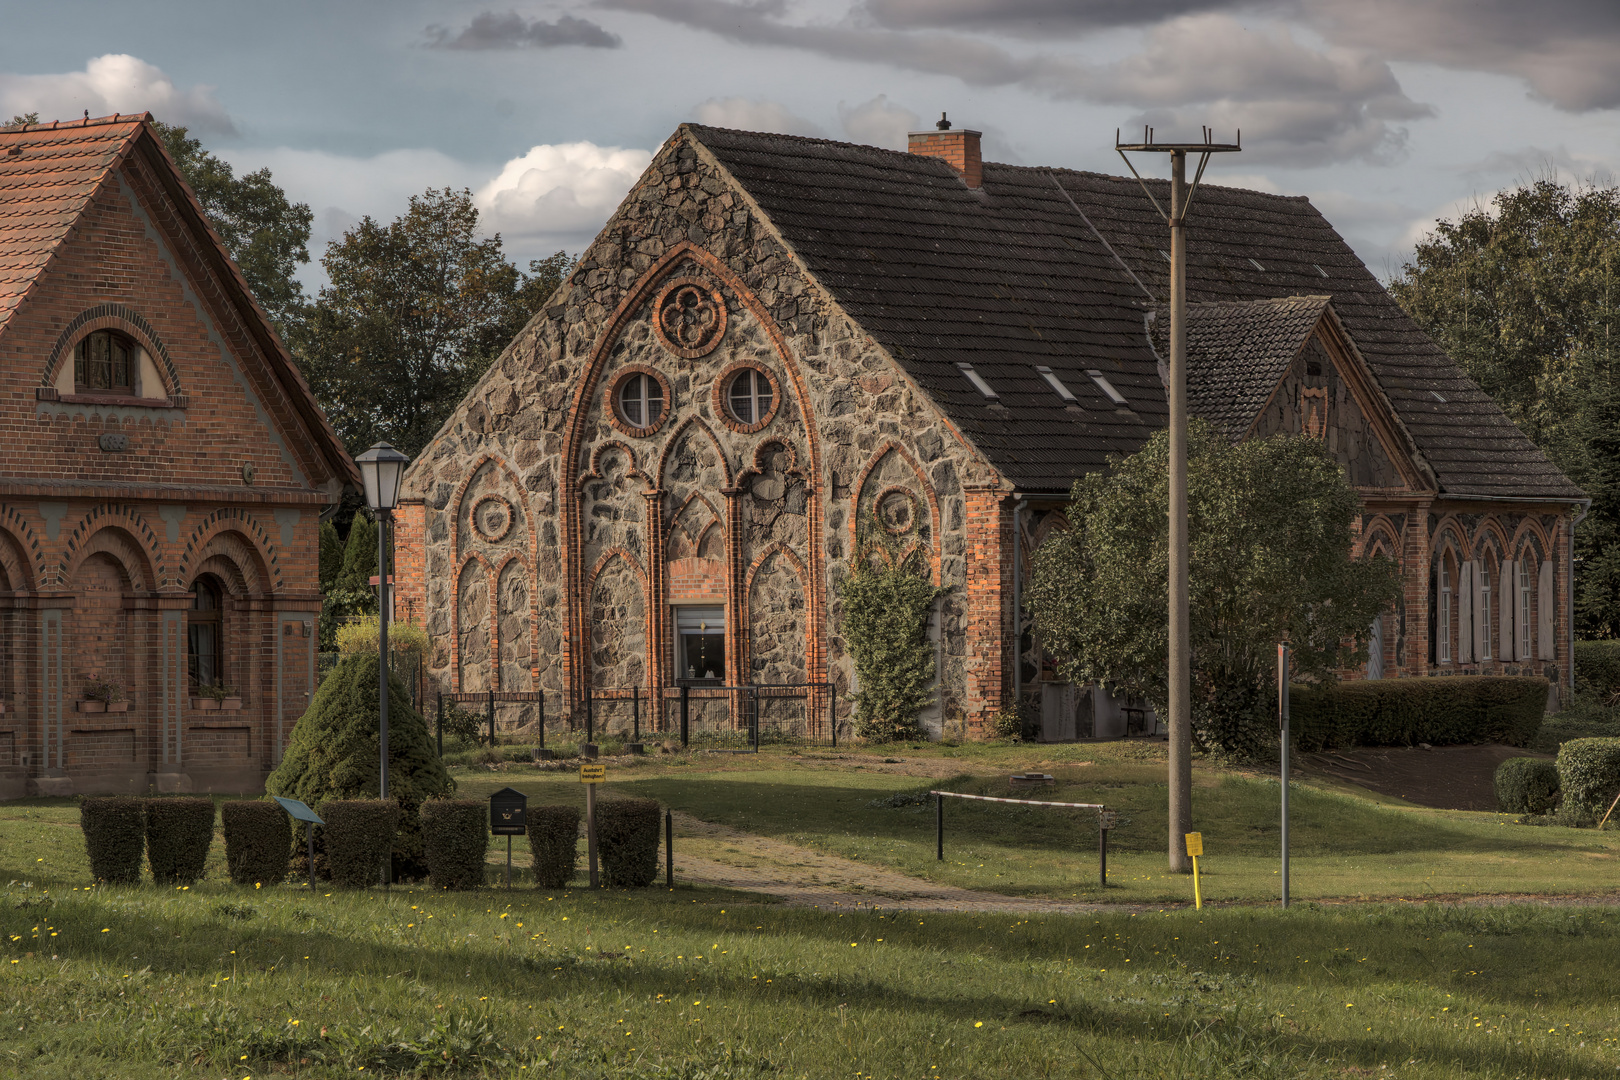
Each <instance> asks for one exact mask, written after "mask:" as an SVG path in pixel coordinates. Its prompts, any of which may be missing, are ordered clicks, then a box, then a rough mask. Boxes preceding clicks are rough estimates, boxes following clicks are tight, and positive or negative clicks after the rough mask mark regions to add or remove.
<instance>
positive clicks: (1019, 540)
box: [1012, 496, 1029, 731]
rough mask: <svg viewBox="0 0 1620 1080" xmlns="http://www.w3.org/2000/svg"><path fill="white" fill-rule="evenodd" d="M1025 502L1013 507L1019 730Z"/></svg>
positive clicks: (1020, 500)
mask: <svg viewBox="0 0 1620 1080" xmlns="http://www.w3.org/2000/svg"><path fill="white" fill-rule="evenodd" d="M1028 503H1029V500H1028V499H1026V498H1024V497H1023V496H1019V498H1018V501H1017V502H1016V503H1014V504H1013V520H1012V525H1013V567H1012V571H1013V574H1012V579H1013V580H1012V587H1013V714H1014V715H1015V716H1017V717H1018V727H1019V730H1020V731H1022V730H1023V726H1024V527H1023V517H1024V507H1025V506H1026V505H1028Z"/></svg>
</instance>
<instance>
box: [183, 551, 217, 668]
mask: <svg viewBox="0 0 1620 1080" xmlns="http://www.w3.org/2000/svg"><path fill="white" fill-rule="evenodd" d="M223 615H224V603H223V594H222V592H221V590H220V588H219V583H218V582H217V581H215V580H214V579H213V578H212V577H209V576H207V575H204V576H203V577H200V578H198V579H197V580H196V581H195V582H194V583H193V584H192V586H191V611H190V612H189V613H187V615H186V659H187V662H188V666H189V668H190V676H191V686H192V688H193V689H196V688H198V687H202V686H219V685H221V684H223V683H224V681H225V678H224V676H225V652H224V647H223V646H224V641H223V633H222V631H223V630H224V621H223V618H222V617H223Z"/></svg>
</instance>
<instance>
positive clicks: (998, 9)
mask: <svg viewBox="0 0 1620 1080" xmlns="http://www.w3.org/2000/svg"><path fill="white" fill-rule="evenodd" d="M6 21H7V31H8V32H7V33H6V34H5V35H4V37H3V38H0V119H3V118H4V117H5V116H10V115H12V114H14V113H21V112H27V111H38V112H39V113H40V114H41V115H42V117H43V118H45V119H47V120H49V119H53V118H63V119H67V118H76V117H79V116H81V115H83V113H84V111H85V110H87V109H88V110H89V112H90V114H91V115H92V116H97V115H102V114H105V113H108V112H112V111H114V110H117V111H122V112H133V111H137V110H142V109H149V110H151V111H152V112H153V113H154V114H156V115H157V116H158V118H159V119H163V120H167V121H169V122H171V123H184V124H188V125H190V126H191V127H192V129H193V131H194V132H195V133H196V134H198V135H199V136H201V137H202V138H203V140H204V142H205V143H206V144H207V145H208V146H209V147H210V148H211V149H213V150H214V151H215V152H216V153H218V154H219V155H220V156H222V157H224V158H226V159H227V160H229V161H231V162H232V163H233V164H234V165H236V166H237V167H238V168H239V169H253V168H258V167H260V166H269V167H270V169H271V170H272V171H273V172H274V174H275V177H276V179H277V180H278V181H279V182H280V183H281V184H282V186H283V187H285V188H286V189H287V191H288V193H289V194H290V195H291V196H292V197H293V198H295V199H297V200H301V201H304V202H307V203H309V205H310V207H311V208H312V209H313V210H314V212H315V230H314V231H315V235H314V238H313V240H312V243H311V248H312V254H313V255H314V256H315V257H316V258H317V259H318V258H319V256H320V254H321V252H322V251H323V250H324V245H325V242H326V241H327V240H329V239H332V238H333V237H335V236H337V235H339V234H341V232H342V231H343V229H345V228H346V227H348V226H349V225H351V224H352V223H353V222H354V221H356V220H357V219H358V218H359V217H360V216H361V215H363V214H371V215H373V216H376V217H379V218H384V219H388V218H392V217H394V216H395V215H397V214H398V213H400V212H401V210H402V209H403V208H404V205H405V201H406V199H407V198H408V196H409V195H411V194H412V193H415V192H419V191H422V190H423V189H425V188H427V187H430V186H439V187H442V186H445V185H453V186H455V187H458V188H459V187H467V188H470V189H471V190H472V191H473V192H474V193H475V195H476V197H477V199H478V202H479V205H480V207H481V208H482V210H483V212H484V220H485V221H486V223H487V224H488V225H489V227H490V228H491V230H497V229H498V230H499V231H500V232H501V234H502V236H503V237H504V239H505V241H506V243H507V246H508V250H509V251H510V253H511V254H512V255H513V256H514V257H515V258H517V259H519V260H523V261H526V260H527V259H529V258H534V257H539V256H542V255H545V254H548V253H549V252H551V251H555V250H557V249H558V248H566V249H568V250H570V251H578V250H579V249H580V248H581V247H582V246H583V244H584V243H585V242H587V241H588V240H589V238H590V237H591V236H592V235H594V233H595V232H596V230H597V229H598V228H599V226H600V225H601V223H602V222H603V221H604V220H605V219H606V217H607V216H608V214H610V213H611V212H612V210H613V207H614V206H615V205H616V204H617V202H618V200H619V199H620V198H621V197H622V195H623V194H624V192H625V191H626V190H627V189H628V187H629V185H630V183H631V182H632V181H633V179H634V178H635V176H636V175H637V174H638V173H639V172H640V171H641V169H642V168H643V167H644V166H645V165H646V163H647V161H648V159H649V158H650V156H651V154H652V153H653V151H654V150H656V148H657V147H658V146H659V144H660V143H661V142H662V141H663V140H664V139H665V138H667V137H668V136H669V134H670V133H671V132H672V131H673V130H674V129H675V127H676V125H677V124H679V123H681V122H682V121H685V120H700V121H703V122H705V123H711V124H719V125H725V126H732V127H743V128H749V129H754V130H771V131H782V132H789V133H794V134H810V135H826V136H830V137H832V138H837V139H847V140H851V141H856V142H862V143H870V144H874V145H879V146H886V147H891V148H895V149H901V148H903V147H904V146H905V132H906V131H907V130H908V129H911V128H916V127H919V126H926V125H927V124H930V123H931V122H932V121H933V120H935V119H937V117H938V116H939V114H940V112H941V111H947V112H948V113H949V114H950V117H951V119H952V120H953V121H955V122H956V123H957V125H958V126H969V127H974V128H978V129H980V130H982V131H983V132H984V133H985V156H986V157H987V158H992V159H995V160H1000V161H1008V162H1015V163H1020V164H1030V165H1059V166H1068V167H1073V168H1081V169H1098V170H1104V171H1108V172H1118V171H1120V170H1121V169H1122V166H1121V165H1120V163H1119V160H1118V158H1117V157H1116V156H1115V155H1114V153H1113V151H1112V145H1113V139H1114V131H1115V129H1116V128H1124V129H1125V130H1126V132H1127V133H1130V132H1131V131H1133V130H1135V131H1139V130H1140V126H1141V125H1142V124H1144V123H1152V124H1155V125H1156V126H1157V128H1158V131H1159V132H1160V135H1161V137H1172V136H1182V137H1193V136H1196V134H1197V132H1198V126H1199V125H1200V124H1211V125H1213V126H1214V128H1215V129H1216V133H1217V135H1218V136H1221V137H1229V136H1230V135H1231V134H1232V133H1233V131H1234V130H1235V129H1237V128H1242V131H1243V145H1244V152H1243V153H1242V154H1241V155H1236V156H1228V157H1225V158H1222V159H1217V161H1216V162H1214V163H1213V164H1212V165H1211V167H1210V172H1209V174H1208V179H1210V180H1212V181H1214V182H1219V183H1231V184H1238V185H1242V186H1248V187H1256V188H1262V189H1265V190H1268V191H1281V192H1288V193H1293V194H1305V195H1309V196H1310V197H1311V198H1312V199H1313V200H1315V202H1316V204H1317V206H1319V207H1320V208H1321V209H1322V210H1323V212H1324V213H1325V214H1326V215H1327V216H1328V218H1329V220H1331V221H1332V222H1333V223H1334V224H1335V225H1336V226H1337V227H1338V228H1339V231H1340V232H1341V233H1343V234H1344V235H1345V237H1346V238H1347V239H1348V240H1349V241H1350V242H1351V243H1352V244H1353V245H1354V246H1355V247H1356V249H1357V250H1358V251H1359V252H1360V253H1361V255H1362V257H1363V258H1364V259H1365V260H1366V261H1367V262H1368V264H1369V265H1370V266H1371V267H1372V268H1373V270H1374V271H1375V272H1377V273H1379V274H1380V275H1385V276H1387V274H1388V273H1390V272H1391V271H1393V270H1395V269H1397V268H1398V267H1399V265H1400V262H1401V259H1402V258H1403V256H1404V254H1405V253H1406V252H1408V251H1409V250H1410V248H1411V245H1412V243H1413V241H1414V239H1416V238H1417V237H1419V236H1421V235H1423V233H1424V232H1425V231H1427V230H1428V229H1429V228H1431V227H1432V225H1433V223H1434V221H1435V220H1436V218H1437V217H1443V216H1447V215H1453V214H1455V213H1456V212H1457V211H1458V209H1459V208H1462V207H1466V206H1467V205H1470V204H1471V203H1472V202H1474V201H1475V200H1476V199H1477V200H1488V199H1489V198H1490V196H1491V195H1492V194H1493V193H1494V192H1495V191H1497V190H1499V189H1501V188H1502V187H1504V186H1509V185H1511V184H1513V183H1514V182H1516V181H1518V180H1522V179H1526V178H1530V177H1534V176H1537V175H1540V174H1542V173H1545V172H1547V171H1550V170H1554V169H1556V170H1558V171H1559V172H1560V174H1561V175H1563V176H1564V177H1566V178H1571V179H1592V178H1596V179H1598V180H1600V181H1606V180H1610V179H1611V178H1612V175H1613V173H1614V172H1616V171H1620V3H1617V2H1616V0H1537V2H1536V3H1529V2H1526V0H1262V2H1259V3H1228V2H1224V0H577V2H565V3H519V4H518V5H517V6H512V5H511V4H510V3H502V4H498V5H496V6H490V5H489V4H487V3H482V2H472V3H457V2H452V0H440V2H433V0H390V2H382V0H319V2H309V0H280V2H278V3H275V4H264V3H260V4H252V5H249V4H228V3H227V4H221V3H217V2H216V3H210V4H203V3H188V2H185V0H145V2H143V3H141V4H128V3H119V4H114V3H96V2H90V0H54V2H53V3H52V4H49V5H45V4H33V5H26V6H23V5H19V6H18V7H16V8H13V9H11V10H10V11H9V12H8V15H7V20H6ZM1155 164H1156V163H1155ZM1160 167H1161V168H1162V165H1161V166H1160ZM318 277H319V271H318V268H315V269H312V272H311V274H310V275H309V278H310V281H311V282H312V283H313V282H315V281H316V280H318Z"/></svg>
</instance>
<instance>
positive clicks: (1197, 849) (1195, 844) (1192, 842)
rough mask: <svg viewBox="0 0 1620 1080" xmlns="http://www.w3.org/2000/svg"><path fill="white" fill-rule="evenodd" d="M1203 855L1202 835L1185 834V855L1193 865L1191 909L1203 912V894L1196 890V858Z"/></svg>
mask: <svg viewBox="0 0 1620 1080" xmlns="http://www.w3.org/2000/svg"><path fill="white" fill-rule="evenodd" d="M1203 853H1204V834H1203V833H1195V832H1190V833H1188V834H1187V854H1188V855H1189V856H1191V858H1192V864H1193V908H1194V909H1195V910H1197V911H1203V910H1204V894H1203V893H1202V892H1200V891H1199V889H1198V856H1200V855H1202V854H1203Z"/></svg>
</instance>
